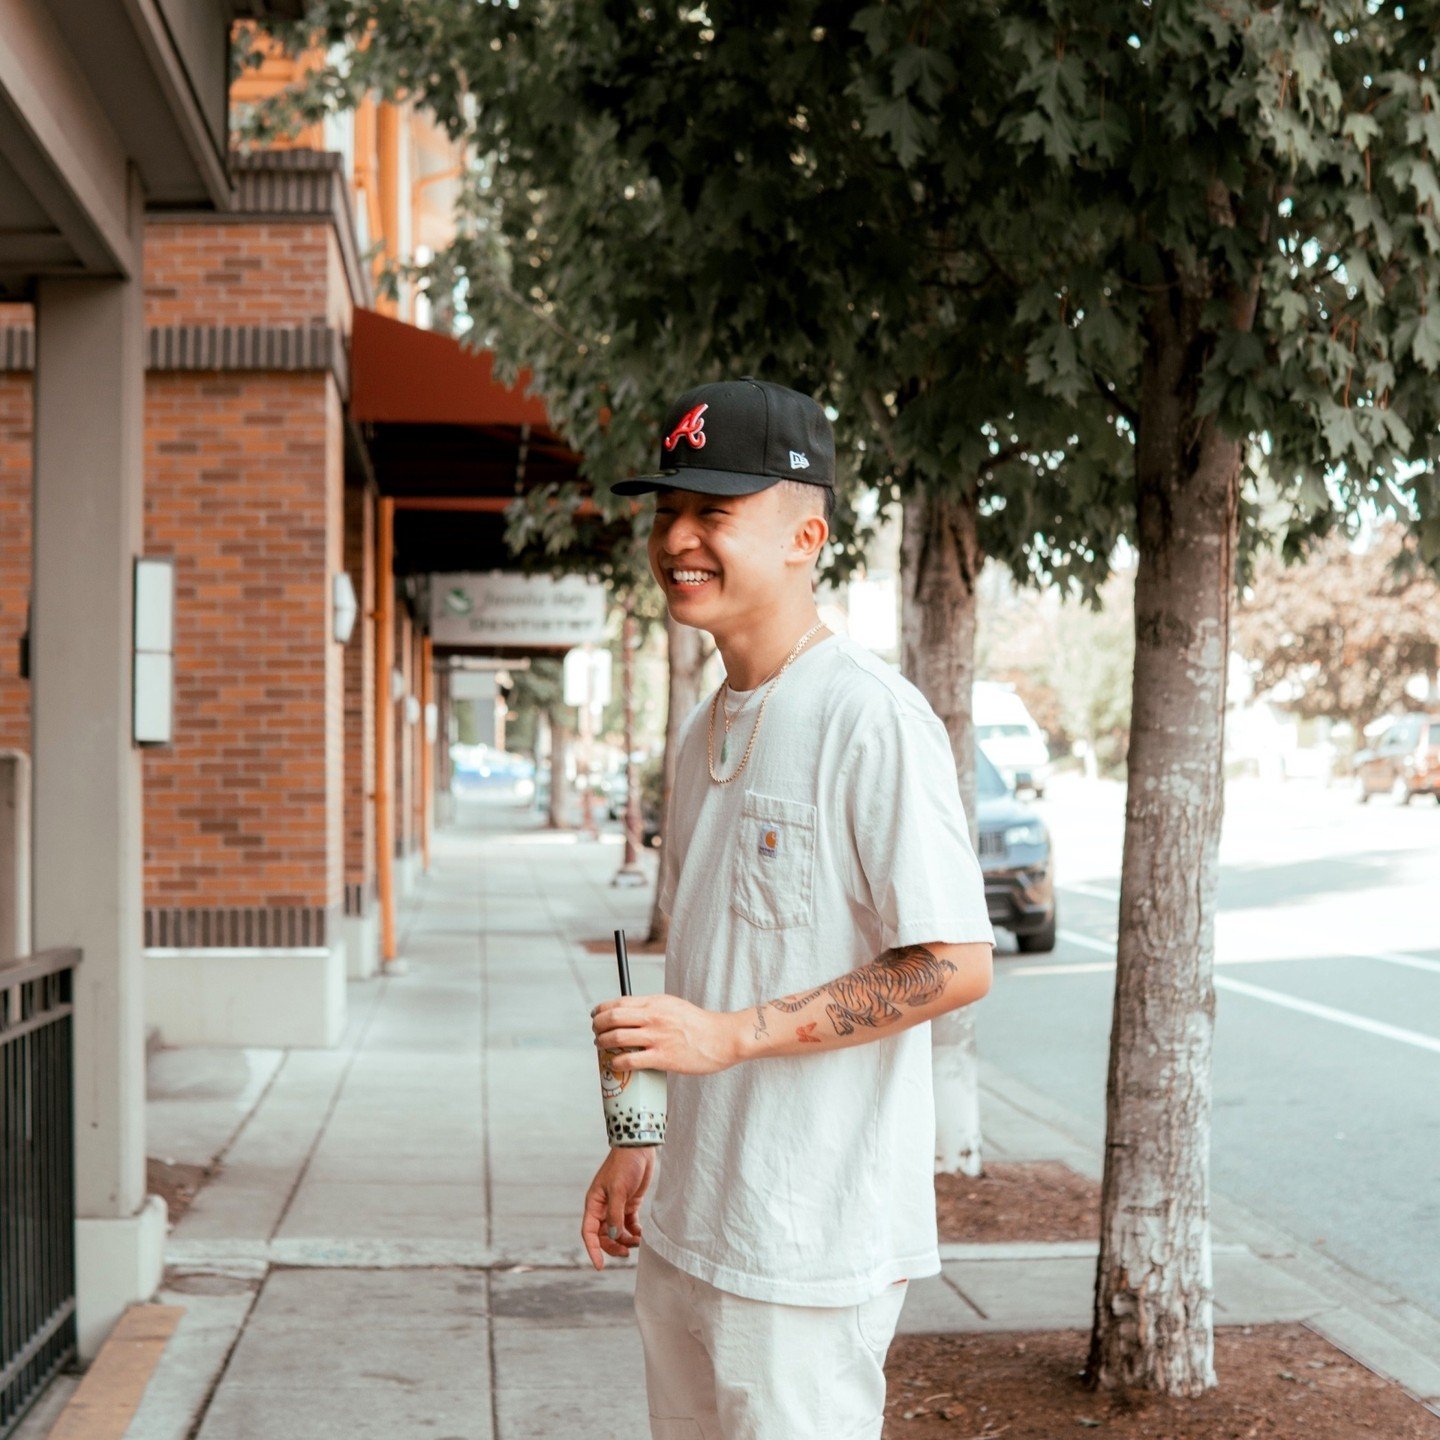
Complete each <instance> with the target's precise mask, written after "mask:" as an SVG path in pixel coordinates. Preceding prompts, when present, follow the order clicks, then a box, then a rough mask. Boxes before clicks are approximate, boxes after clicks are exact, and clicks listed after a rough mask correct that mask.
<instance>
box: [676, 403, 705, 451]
mask: <svg viewBox="0 0 1440 1440" xmlns="http://www.w3.org/2000/svg"><path fill="white" fill-rule="evenodd" d="M709 408H710V407H709V406H708V405H697V406H696V407H695V408H694V409H693V410H689V411H687V412H686V413H685V414H684V415H683V416H682V417H681V419H680V423H679V424H678V425H677V426H676V427H675V428H674V429H673V430H672V431H671V432H670V433H669V434H668V435H667V436H666V437H665V448H666V449H667V450H673V449H674V448H675V447H676V446H677V445H678V444H679V443H680V441H681V440H682V439H685V440H688V441H689V442H690V445H691V448H692V449H695V450H703V449H704V448H705V412H706V411H707V410H708V409H709Z"/></svg>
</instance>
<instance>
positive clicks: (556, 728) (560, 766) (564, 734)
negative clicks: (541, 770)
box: [546, 716, 570, 830]
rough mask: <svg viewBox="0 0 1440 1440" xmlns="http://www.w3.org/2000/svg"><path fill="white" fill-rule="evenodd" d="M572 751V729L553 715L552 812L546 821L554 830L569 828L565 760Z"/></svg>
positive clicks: (568, 799) (551, 722) (551, 751)
mask: <svg viewBox="0 0 1440 1440" xmlns="http://www.w3.org/2000/svg"><path fill="white" fill-rule="evenodd" d="M569 751H570V731H569V729H568V728H567V727H566V726H564V725H562V724H561V723H560V722H559V721H558V720H556V719H555V718H554V717H553V716H552V717H551V720H550V813H549V815H548V816H547V817H546V823H547V824H548V825H549V827H550V828H551V829H552V830H568V829H569V828H570V822H569V820H568V819H567V818H566V812H567V811H568V810H569V808H570V781H569V778H568V777H567V776H566V773H565V761H566V757H567V756H568V754H569Z"/></svg>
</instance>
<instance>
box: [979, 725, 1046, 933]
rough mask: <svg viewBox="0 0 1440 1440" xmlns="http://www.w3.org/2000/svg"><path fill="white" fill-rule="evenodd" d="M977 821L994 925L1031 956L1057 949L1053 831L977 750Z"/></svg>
mask: <svg viewBox="0 0 1440 1440" xmlns="http://www.w3.org/2000/svg"><path fill="white" fill-rule="evenodd" d="M975 815H976V821H977V824H978V826H979V830H980V869H981V872H982V873H983V874H984V876H985V903H986V906H987V907H988V909H989V912H990V923H991V924H992V925H1001V926H1003V927H1004V928H1005V929H1006V930H1009V931H1010V932H1011V933H1012V934H1013V935H1014V936H1015V943H1016V944H1017V945H1018V946H1019V947H1020V951H1021V953H1022V954H1025V955H1048V954H1049V953H1050V951H1052V950H1053V949H1054V948H1055V869H1054V864H1053V857H1052V855H1051V849H1050V831H1049V829H1048V828H1047V827H1046V824H1045V822H1044V821H1043V820H1042V819H1041V818H1040V816H1039V814H1038V813H1037V812H1036V810H1035V807H1034V806H1033V805H1028V804H1026V803H1025V802H1024V801H1023V800H1020V799H1019V798H1017V797H1016V795H1015V794H1014V793H1013V792H1012V791H1011V789H1010V787H1009V786H1008V785H1007V784H1006V783H1005V777H1004V776H1003V775H1002V774H1001V773H1000V771H999V769H997V767H996V766H995V765H993V764H992V763H991V761H990V759H989V758H988V757H987V756H986V754H985V752H984V750H982V749H981V748H980V747H979V746H978V745H977V746H976V748H975Z"/></svg>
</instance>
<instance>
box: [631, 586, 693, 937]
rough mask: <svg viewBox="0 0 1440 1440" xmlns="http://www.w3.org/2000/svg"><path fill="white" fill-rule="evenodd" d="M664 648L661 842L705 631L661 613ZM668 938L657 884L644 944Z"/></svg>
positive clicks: (668, 923)
mask: <svg viewBox="0 0 1440 1440" xmlns="http://www.w3.org/2000/svg"><path fill="white" fill-rule="evenodd" d="M665 636H666V650H667V653H668V657H669V662H670V663H669V686H668V695H667V699H666V710H665V759H664V761H663V767H664V768H663V777H664V778H663V780H662V783H661V793H660V827H661V835H660V843H661V844H662V845H663V844H664V843H665V835H664V827H665V816H666V814H667V813H668V811H669V808H670V786H671V785H672V783H673V782H674V779H675V761H676V758H677V752H678V750H679V737H680V726H681V724H682V723H683V721H684V719H685V717H686V716H687V715H688V714H689V713H690V712H691V711H692V710H693V709H694V708H695V707H696V706H697V705H698V704H699V703H700V672H701V670H702V669H703V668H704V665H705V661H706V659H707V658H708V654H709V651H708V648H707V646H706V644H705V633H704V631H702V630H696V629H694V628H692V627H691V626H689V625H680V624H677V623H676V621H674V620H672V619H671V618H670V617H669V616H668V615H667V616H666V617H665ZM669 938H670V917H669V916H668V915H666V914H665V913H664V912H663V911H662V910H661V909H660V885H659V881H658V880H657V881H656V885H655V896H654V899H653V900H652V902H651V906H650V933H649V935H647V936H646V944H648V945H656V946H663V945H664V944H665V943H666V942H667V941H668V940H669Z"/></svg>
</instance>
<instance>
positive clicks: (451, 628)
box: [430, 570, 606, 649]
mask: <svg viewBox="0 0 1440 1440" xmlns="http://www.w3.org/2000/svg"><path fill="white" fill-rule="evenodd" d="M605 608H606V600H605V589H604V587H603V586H601V585H599V584H597V583H596V582H595V581H593V580H586V579H585V578H584V577H583V576H579V575H566V576H562V577H560V578H559V579H552V578H551V577H549V576H545V575H515V574H512V573H510V572H509V571H506V570H491V571H488V572H486V573H484V574H478V573H475V574H451V575H432V576H431V577H430V634H431V636H432V638H433V639H434V641H435V643H436V644H437V645H471V646H475V647H477V648H485V647H488V646H500V645H534V646H544V647H545V648H547V649H549V648H552V647H553V648H555V649H569V648H570V647H571V646H574V645H584V644H586V643H587V642H598V641H601V640H603V639H604V638H605Z"/></svg>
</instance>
